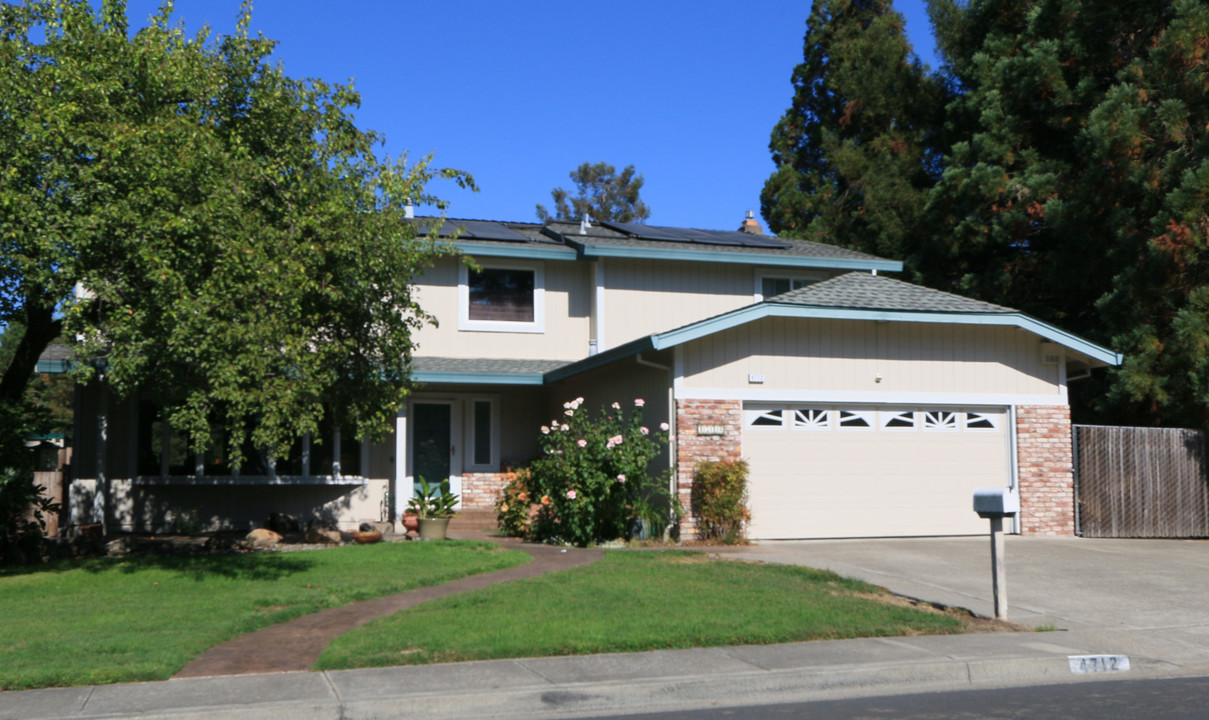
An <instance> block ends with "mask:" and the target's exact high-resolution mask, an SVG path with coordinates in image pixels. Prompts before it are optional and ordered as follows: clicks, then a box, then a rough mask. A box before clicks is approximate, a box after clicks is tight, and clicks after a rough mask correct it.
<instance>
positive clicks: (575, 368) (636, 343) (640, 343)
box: [545, 335, 658, 383]
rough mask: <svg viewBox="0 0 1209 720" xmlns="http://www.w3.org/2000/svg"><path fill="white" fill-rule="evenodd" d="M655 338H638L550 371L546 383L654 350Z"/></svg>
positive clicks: (653, 336)
mask: <svg viewBox="0 0 1209 720" xmlns="http://www.w3.org/2000/svg"><path fill="white" fill-rule="evenodd" d="M655 337H656V336H655V335H649V336H647V337H642V338H638V339H637V340H631V341H630V342H628V343H626V344H624V345H618V346H617V347H615V348H610V349H608V350H605V351H604V352H602V353H597V354H595V355H591V356H589V357H586V358H584V359H583V360H580V361H578V362H573V363H571V364H570V365H564V366H563V367H560V368H558V369H557V370H551V371H550V372H548V373H546V375H545V378H546V382H547V383H554V382H558V381H559V380H563V379H565V378H569V377H571V376H572V375H578V374H579V373H581V372H585V371H587V370H592V369H595V368H598V367H603V366H605V365H608V364H610V363H613V362H616V361H617V360H621V359H623V358H627V357H629V356H631V355H637V354H638V353H640V352H646V351H649V350H656V349H658V348H656V347H655V344H654V342H653V341H654V339H655Z"/></svg>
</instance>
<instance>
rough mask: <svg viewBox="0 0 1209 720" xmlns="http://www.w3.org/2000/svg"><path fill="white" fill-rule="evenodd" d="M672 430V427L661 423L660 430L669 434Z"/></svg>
mask: <svg viewBox="0 0 1209 720" xmlns="http://www.w3.org/2000/svg"><path fill="white" fill-rule="evenodd" d="M670 428H671V426H670V425H668V424H667V423H659V429H660V430H662V431H664V432H667V431H668V430H669V429H670Z"/></svg>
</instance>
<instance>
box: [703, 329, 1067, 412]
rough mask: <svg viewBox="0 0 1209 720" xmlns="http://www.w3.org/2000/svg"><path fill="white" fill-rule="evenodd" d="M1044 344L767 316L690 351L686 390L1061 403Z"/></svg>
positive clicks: (1017, 337)
mask: <svg viewBox="0 0 1209 720" xmlns="http://www.w3.org/2000/svg"><path fill="white" fill-rule="evenodd" d="M1040 343H1041V339H1040V338H1039V337H1037V336H1036V335H1033V334H1032V333H1029V332H1026V331H1024V330H1019V329H1016V328H1012V327H997V326H988V325H951V324H940V323H901V322H874V321H855V320H822V319H803V318H765V319H762V320H758V321H756V322H753V323H750V324H747V325H744V326H741V327H737V328H732V329H730V330H727V331H724V332H721V333H717V334H715V335H711V336H709V337H705V338H702V339H700V340H696V341H694V342H692V343H688V344H687V345H685V346H684V347H683V350H682V363H683V365H682V367H683V375H684V380H683V386H684V387H687V388H748V389H751V388H769V389H777V390H804V391H805V390H817V391H855V392H869V393H885V394H890V393H895V394H897V393H933V394H935V393H950V394H980V395H1022V396H1023V395H1027V396H1039V395H1053V396H1055V397H1059V396H1060V395H1061V392H1062V386H1061V384H1060V380H1061V378H1060V376H1059V368H1058V367H1057V366H1043V365H1041V353H1040ZM753 373H755V374H762V375H763V376H764V382H763V383H762V384H753V383H751V382H749V375H750V374H753ZM879 378H880V380H879Z"/></svg>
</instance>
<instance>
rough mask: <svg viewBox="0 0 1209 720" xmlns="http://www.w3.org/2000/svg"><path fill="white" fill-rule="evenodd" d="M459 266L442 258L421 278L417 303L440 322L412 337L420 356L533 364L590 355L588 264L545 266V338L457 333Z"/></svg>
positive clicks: (417, 291)
mask: <svg viewBox="0 0 1209 720" xmlns="http://www.w3.org/2000/svg"><path fill="white" fill-rule="evenodd" d="M459 263H460V261H458V260H455V259H454V258H442V259H441V260H440V261H439V262H438V263H437V265H436V266H434V267H433V268H431V269H430V270H428V272H426V273H424V274H423V275H421V276H420V277H418V278H416V283H415V288H416V294H415V297H416V300H417V302H419V304H420V307H421V308H422V309H423V310H424V311H425V312H427V313H428V314H430V315H432V316H433V317H435V318H436V319H437V322H438V325H437V326H436V327H434V326H432V325H426V326H424V327H423V328H421V329H420V330H419V332H417V333H415V334H414V335H413V337H414V339H415V341H416V348H417V349H416V354H417V355H425V356H428V357H454V358H481V357H499V358H516V359H530V360H576V359H579V358H582V357H586V356H587V355H588V337H589V328H590V321H591V318H590V317H589V315H590V308H589V303H590V300H591V290H592V283H591V279H590V278H589V277H588V269H587V267H586V266H585V265H584V264H582V263H575V262H561V261H551V260H547V261H544V262H543V267H544V269H545V280H546V285H545V287H546V290H545V296H546V308H545V310H546V325H545V332H542V333H522V332H518V333H507V332H477V331H462V330H458V266H459Z"/></svg>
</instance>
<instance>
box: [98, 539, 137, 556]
mask: <svg viewBox="0 0 1209 720" xmlns="http://www.w3.org/2000/svg"><path fill="white" fill-rule="evenodd" d="M133 549H134V539H133V538H130V537H119V538H114V539H113V540H110V541H109V542H107V543H105V554H106V555H108V556H109V557H121V556H123V555H126V554H128V553H129V552H130V551H131V550H133Z"/></svg>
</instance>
